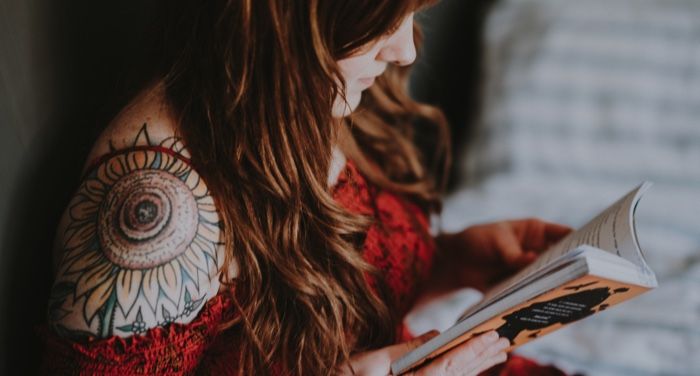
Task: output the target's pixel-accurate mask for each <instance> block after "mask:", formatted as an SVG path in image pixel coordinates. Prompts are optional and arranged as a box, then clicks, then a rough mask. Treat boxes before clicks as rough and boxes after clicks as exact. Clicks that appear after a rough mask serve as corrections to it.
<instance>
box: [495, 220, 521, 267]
mask: <svg viewBox="0 0 700 376" xmlns="http://www.w3.org/2000/svg"><path fill="white" fill-rule="evenodd" d="M494 243H495V244H494V245H495V247H496V249H497V250H498V251H499V254H500V255H501V258H502V259H503V262H504V263H505V264H506V265H515V264H517V263H518V260H519V259H520V257H521V256H522V254H523V247H522V245H521V241H520V239H518V236H517V234H516V233H515V232H514V231H512V230H511V229H509V228H507V227H506V228H504V229H503V230H501V231H499V233H498V236H497V237H496V238H495V239H494Z"/></svg>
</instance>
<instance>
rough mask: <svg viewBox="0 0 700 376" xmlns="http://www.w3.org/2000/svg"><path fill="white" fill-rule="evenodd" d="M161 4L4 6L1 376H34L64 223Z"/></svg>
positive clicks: (81, 1) (46, 1)
mask: <svg viewBox="0 0 700 376" xmlns="http://www.w3.org/2000/svg"><path fill="white" fill-rule="evenodd" d="M151 3H152V1H146V2H143V1H142V2H133V1H127V2H124V1H85V0H73V1H51V0H0V153H1V154H0V176H1V177H0V179H1V180H0V182H1V186H0V245H1V247H2V248H0V299H1V300H0V334H1V336H0V338H1V339H2V343H0V374H4V375H10V374H32V373H35V371H36V367H37V359H38V355H39V353H40V351H41V348H40V342H39V341H38V339H37V336H36V335H35V332H34V326H35V325H36V324H38V323H40V322H42V321H43V320H44V312H45V310H46V301H47V297H48V291H49V288H50V284H51V279H52V277H51V269H50V265H51V247H52V242H53V237H54V232H55V227H56V224H57V222H58V218H59V216H60V214H61V212H62V211H63V209H64V207H65V205H66V203H67V201H68V199H69V198H70V195H71V194H72V192H73V190H74V189H75V188H76V186H77V184H78V180H79V174H80V170H81V168H82V165H83V162H84V158H85V156H86V154H87V153H88V151H89V148H90V147H91V145H92V142H93V140H94V139H95V138H96V136H97V135H98V134H99V132H100V131H101V129H102V127H103V126H104V125H105V124H106V122H107V121H108V120H109V119H110V118H111V117H112V116H113V115H114V113H115V111H116V110H117V109H118V108H119V106H120V104H121V99H122V98H121V97H120V96H121V95H123V93H124V92H125V89H127V86H128V85H129V83H126V82H125V81H124V77H125V76H126V74H127V72H132V71H133V70H138V68H137V67H138V65H139V64H143V63H144V61H143V59H140V56H142V55H145V53H144V52H145V46H144V43H145V42H144V40H145V39H144V38H143V31H144V30H145V28H146V26H147V24H148V22H147V21H148V19H149V18H150V17H151V16H152V9H150V4H151Z"/></svg>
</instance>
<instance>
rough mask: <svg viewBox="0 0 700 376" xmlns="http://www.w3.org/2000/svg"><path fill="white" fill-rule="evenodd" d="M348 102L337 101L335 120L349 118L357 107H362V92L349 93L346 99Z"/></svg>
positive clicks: (334, 109)
mask: <svg viewBox="0 0 700 376" xmlns="http://www.w3.org/2000/svg"><path fill="white" fill-rule="evenodd" d="M345 99H346V100H347V102H346V101H343V100H342V99H336V101H335V103H334V104H333V117H335V118H342V117H346V116H349V115H350V114H351V113H352V112H353V111H355V109H356V108H357V106H359V105H360V100H361V99H362V92H361V91H360V92H357V93H348V94H347V96H346V98H345Z"/></svg>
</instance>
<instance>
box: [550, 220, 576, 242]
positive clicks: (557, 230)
mask: <svg viewBox="0 0 700 376" xmlns="http://www.w3.org/2000/svg"><path fill="white" fill-rule="evenodd" d="M544 230H545V231H544V232H545V237H546V238H547V241H548V242H550V243H556V242H558V241H559V240H561V239H562V238H563V237H565V236H566V235H569V233H571V231H573V229H572V228H571V227H569V226H564V225H560V224H556V223H548V222H545V229H544Z"/></svg>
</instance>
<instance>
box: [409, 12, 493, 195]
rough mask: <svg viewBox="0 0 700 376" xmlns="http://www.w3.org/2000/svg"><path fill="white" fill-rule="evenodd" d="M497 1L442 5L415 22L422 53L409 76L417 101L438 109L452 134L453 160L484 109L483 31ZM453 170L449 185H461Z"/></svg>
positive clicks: (455, 169)
mask: <svg viewBox="0 0 700 376" xmlns="http://www.w3.org/2000/svg"><path fill="white" fill-rule="evenodd" d="M495 2H496V0H469V1H464V0H441V1H440V2H438V3H437V4H436V5H434V6H433V7H431V8H429V9H427V10H426V11H425V12H424V13H422V14H420V15H419V17H418V18H417V20H418V22H420V24H421V26H422V29H423V36H424V37H423V41H424V42H423V47H422V51H421V53H420V55H419V59H418V60H417V61H416V64H415V66H414V68H413V74H412V76H411V86H410V89H411V94H412V96H413V97H414V98H416V99H418V100H420V101H423V102H426V103H430V104H433V105H436V106H438V107H440V108H441V109H442V110H443V111H444V112H445V116H447V120H448V121H449V123H450V130H451V132H452V149H453V155H455V156H456V155H460V154H461V153H460V151H461V150H462V149H463V148H464V147H465V145H466V144H467V140H468V139H469V137H471V135H472V132H473V128H474V127H473V124H474V122H475V121H476V119H477V118H478V116H479V108H480V106H481V100H480V94H481V72H482V53H481V50H482V47H481V44H482V31H483V26H484V21H485V19H486V15H487V13H488V12H489V10H490V9H491V6H492V5H493V4H494V3H495ZM459 170H460V169H459V168H458V166H457V165H456V164H453V167H452V170H451V172H450V176H451V178H450V185H453V184H454V182H456V181H458V180H459V176H456V173H457V172H458V171H459Z"/></svg>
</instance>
